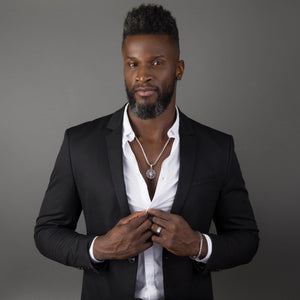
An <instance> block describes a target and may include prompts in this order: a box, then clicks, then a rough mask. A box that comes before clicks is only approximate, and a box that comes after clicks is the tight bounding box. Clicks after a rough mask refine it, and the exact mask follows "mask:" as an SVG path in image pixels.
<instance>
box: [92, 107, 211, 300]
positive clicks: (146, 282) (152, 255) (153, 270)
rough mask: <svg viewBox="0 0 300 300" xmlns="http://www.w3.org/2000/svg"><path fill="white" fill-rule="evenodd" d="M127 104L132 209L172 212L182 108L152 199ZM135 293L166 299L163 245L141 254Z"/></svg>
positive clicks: (126, 163)
mask: <svg viewBox="0 0 300 300" xmlns="http://www.w3.org/2000/svg"><path fill="white" fill-rule="evenodd" d="M127 108H128V104H127V105H126V107H125V109H124V118H123V135H122V148H123V174H124V181H125V188H126V194H127V199H128V204H129V209H130V212H131V213H134V212H136V211H142V210H147V209H150V208H156V209H160V210H163V211H166V212H170V210H171V207H172V205H173V202H174V198H175V194H176V191H177V184H178V178H179V166H180V160H179V139H180V137H179V113H178V109H177V107H176V120H175V122H174V124H173V125H172V127H171V128H170V129H169V131H168V133H167V134H168V137H169V138H174V142H173V145H172V149H171V152H170V155H169V156H168V157H167V158H166V159H165V160H164V161H163V163H162V165H161V171H160V175H159V178H158V181H157V186H156V190H155V194H154V196H153V199H152V201H151V199H150V196H149V192H148V188H147V184H146V182H145V180H144V178H143V176H142V175H141V173H140V170H139V167H138V163H137V160H136V157H135V155H134V153H133V151H132V149H131V147H130V145H129V142H132V141H133V140H134V137H135V133H134V131H133V130H132V127H131V125H130V122H129V118H128V114H127ZM205 237H206V239H207V242H208V253H207V256H206V257H205V258H204V259H202V260H200V261H201V262H204V263H206V262H207V260H208V259H209V257H210V255H211V251H212V245H211V240H210V238H209V236H207V235H205ZM95 239H96V238H95ZM95 239H94V241H95ZM94 241H93V243H92V245H91V247H90V256H91V258H92V260H93V261H95V262H98V261H97V260H96V259H95V258H94V256H93V244H94ZM198 261H199V260H198ZM135 297H136V298H140V299H144V300H161V299H164V283H163V271H162V247H161V246H159V245H158V244H153V246H152V247H151V248H149V249H147V250H146V251H144V252H143V253H140V254H139V257H138V270H137V276H136V286H135Z"/></svg>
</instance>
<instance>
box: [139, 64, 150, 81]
mask: <svg viewBox="0 0 300 300" xmlns="http://www.w3.org/2000/svg"><path fill="white" fill-rule="evenodd" d="M151 79H152V74H151V72H150V70H149V68H147V67H142V66H140V67H139V69H138V72H137V74H136V81H138V82H140V83H145V82H149V81H150V80H151Z"/></svg>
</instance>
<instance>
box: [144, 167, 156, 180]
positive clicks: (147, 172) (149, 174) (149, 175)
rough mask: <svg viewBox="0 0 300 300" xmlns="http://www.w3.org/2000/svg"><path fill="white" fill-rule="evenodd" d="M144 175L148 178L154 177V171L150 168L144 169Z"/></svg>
mask: <svg viewBox="0 0 300 300" xmlns="http://www.w3.org/2000/svg"><path fill="white" fill-rule="evenodd" d="M146 177H147V178H148V179H154V178H155V177H156V171H155V170H153V169H152V168H151V169H149V170H147V171H146Z"/></svg>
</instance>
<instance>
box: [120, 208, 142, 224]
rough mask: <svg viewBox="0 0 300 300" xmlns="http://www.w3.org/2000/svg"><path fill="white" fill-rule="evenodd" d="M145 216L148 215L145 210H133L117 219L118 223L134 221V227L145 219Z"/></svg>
mask: <svg viewBox="0 0 300 300" xmlns="http://www.w3.org/2000/svg"><path fill="white" fill-rule="evenodd" d="M147 217H148V213H147V211H146V210H142V211H137V212H134V213H133V214H131V215H129V216H127V217H125V218H123V219H121V220H120V221H119V224H121V225H125V224H128V223H132V222H136V223H134V224H135V226H134V227H137V226H139V225H140V224H141V223H143V222H144V221H145V220H146V219H147Z"/></svg>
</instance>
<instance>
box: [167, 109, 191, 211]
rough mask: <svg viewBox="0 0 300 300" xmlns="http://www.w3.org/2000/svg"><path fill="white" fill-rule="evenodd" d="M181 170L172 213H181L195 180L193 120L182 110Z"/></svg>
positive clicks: (180, 127)
mask: <svg viewBox="0 0 300 300" xmlns="http://www.w3.org/2000/svg"><path fill="white" fill-rule="evenodd" d="M179 135H180V170H179V180H178V187H177V192H176V195H175V199H174V203H173V206H172V208H171V213H173V214H180V211H181V209H182V207H183V205H184V202H185V199H186V197H187V194H188V191H189V189H190V185H191V182H192V180H193V174H194V166H195V159H196V139H195V137H194V129H193V127H192V124H191V121H190V120H189V118H188V117H186V116H185V115H184V114H183V113H181V112H180V125H179Z"/></svg>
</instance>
